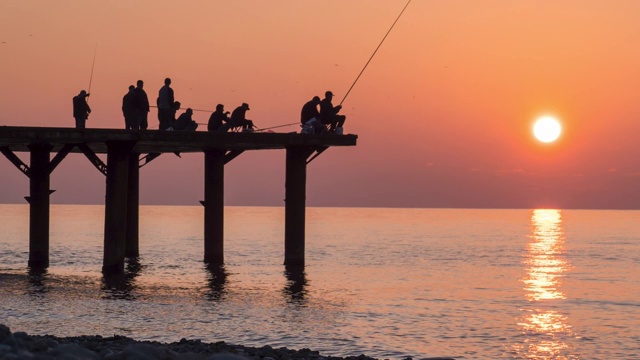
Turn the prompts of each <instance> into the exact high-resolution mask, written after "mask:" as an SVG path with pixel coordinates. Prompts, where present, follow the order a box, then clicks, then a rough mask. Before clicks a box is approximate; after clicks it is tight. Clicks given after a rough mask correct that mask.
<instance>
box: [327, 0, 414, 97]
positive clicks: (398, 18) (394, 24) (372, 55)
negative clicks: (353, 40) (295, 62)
mask: <svg viewBox="0 0 640 360" xmlns="http://www.w3.org/2000/svg"><path fill="white" fill-rule="evenodd" d="M410 2H411V0H409V1H407V4H406V5H405V6H404V8H403V9H402V11H401V12H400V15H398V17H397V18H396V21H394V22H393V24H392V25H391V27H390V28H389V31H387V33H386V34H385V36H384V37H383V38H382V41H380V44H378V47H377V48H376V50H375V51H374V52H373V54H371V57H370V58H369V61H367V63H366V64H365V65H364V67H363V68H362V71H360V74H358V77H357V78H356V80H355V81H354V82H353V84H351V87H350V88H349V90H348V91H347V93H346V94H345V95H344V98H342V101H340V105H342V103H343V102H344V100H345V99H346V98H347V96H348V95H349V93H350V92H351V89H353V86H354V85H355V84H356V83H357V82H358V79H360V76H361V75H362V73H363V72H364V69H366V68H367V65H369V63H370V62H371V59H373V57H374V56H375V55H376V53H377V52H378V49H380V46H381V45H382V43H383V42H384V40H385V39H386V38H387V36H388V35H389V33H390V32H391V30H392V29H393V27H394V26H396V23H397V22H398V20H400V17H401V16H402V14H403V13H404V11H405V10H406V9H407V6H409V3H410Z"/></svg>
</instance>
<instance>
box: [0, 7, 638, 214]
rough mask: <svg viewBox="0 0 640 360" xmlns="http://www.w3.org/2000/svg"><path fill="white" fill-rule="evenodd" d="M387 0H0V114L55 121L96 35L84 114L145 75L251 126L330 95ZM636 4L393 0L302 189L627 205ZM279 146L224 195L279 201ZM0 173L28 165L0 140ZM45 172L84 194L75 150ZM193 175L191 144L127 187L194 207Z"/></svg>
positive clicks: (12, 199) (344, 84) (251, 156)
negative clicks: (557, 124) (547, 131)
mask: <svg viewBox="0 0 640 360" xmlns="http://www.w3.org/2000/svg"><path fill="white" fill-rule="evenodd" d="M405 3H406V1H405V0H359V1H355V0H340V1H338V0H327V1H323V2H310V1H257V0H255V1H247V0H234V1H224V2H223V1H204V0H203V1H184V2H182V1H164V0H153V1H151V0H149V1H128V2H106V1H103V2H96V1H84V2H79V1H72V0H63V1H48V0H46V1H45V0H43V1H29V0H3V1H2V3H1V4H0V36H1V38H0V58H1V59H2V66H1V67H0V99H2V100H0V105H1V106H2V109H3V111H2V113H1V114H0V125H16V126H69V127H71V126H73V118H72V116H71V98H72V97H73V96H74V95H76V94H77V93H78V91H79V90H80V89H87V88H88V85H89V78H90V75H91V65H92V61H93V54H94V50H95V49H96V45H97V55H96V62H95V70H94V73H93V80H92V85H91V93H92V96H91V98H90V104H91V106H92V108H93V110H94V111H93V113H92V114H91V116H90V118H89V121H88V123H87V126H88V127H98V128H122V127H123V126H124V121H123V118H122V114H121V111H120V106H121V99H122V96H123V95H124V94H125V92H126V89H127V87H128V85H130V84H134V83H135V81H136V80H138V79H142V80H144V81H145V89H146V90H147V93H148V94H149V98H150V99H155V97H156V96H157V91H158V89H159V88H160V87H161V85H162V81H163V79H164V78H165V77H171V78H172V79H173V84H172V87H173V89H174V91H175V93H176V99H177V100H179V101H181V102H182V104H183V105H186V106H189V107H193V108H197V109H213V108H214V107H215V105H216V104H217V103H223V104H225V106H226V108H227V109H229V110H232V109H233V108H235V107H236V106H238V105H239V104H240V103H242V102H248V103H249V104H250V105H251V110H250V111H249V112H248V114H247V115H248V117H249V118H251V119H253V120H254V122H255V123H256V124H257V125H258V126H259V127H263V128H264V127H270V126H277V125H282V124H288V123H294V122H297V121H298V120H299V113H300V108H301V106H302V105H303V104H304V102H305V101H307V100H308V99H310V98H311V97H313V96H314V95H322V94H323V93H324V91H325V90H332V91H333V92H334V93H335V94H336V99H335V100H334V103H337V102H340V100H342V98H343V97H344V95H345V93H346V92H347V90H348V89H349V87H350V86H351V84H352V82H353V81H354V80H355V78H356V76H357V75H358V73H359V72H360V70H361V69H362V67H363V66H364V64H365V62H366V61H367V60H368V58H369V56H371V54H372V52H373V50H374V49H375V47H376V46H377V45H378V43H379V42H380V40H381V39H382V37H383V36H384V34H385V33H386V31H387V30H388V29H389V26H390V25H391V23H392V22H393V21H394V20H395V18H396V16H397V15H398V14H399V12H400V10H401V9H402V7H403V6H404V5H405ZM638 13H640V2H637V1H616V2H613V3H611V2H605V1H588V0H581V1H562V2H552V1H520V2H508V1H489V0H488V1H473V0H469V1H435V0H434V1H427V0H414V1H412V3H411V4H410V5H409V7H408V8H407V10H406V12H405V14H404V15H403V17H402V18H401V19H400V21H399V22H398V23H397V25H396V27H395V28H394V29H393V31H392V32H391V34H390V35H389V37H388V38H387V39H386V41H385V43H384V44H383V45H382V47H381V48H380V50H379V51H378V53H377V55H376V56H375V57H374V59H373V61H372V62H371V63H370V64H369V67H368V68H367V69H366V71H365V73H364V74H363V76H362V77H361V78H360V80H359V82H358V83H357V84H356V85H355V87H354V89H353V90H352V92H351V94H350V95H349V97H348V98H347V99H346V101H345V103H344V109H343V113H344V114H345V115H347V123H346V125H345V132H347V133H353V134H358V136H359V138H358V146H356V147H348V148H333V149H330V150H329V151H327V152H326V153H324V154H322V156H320V157H319V158H317V159H316V160H314V161H313V162H312V163H311V164H310V166H309V168H308V181H307V204H308V205H310V206H379V207H386V206H393V207H397V206H399V207H490V208H493V207H525V208H534V207H560V208H640V192H638V191H635V188H636V187H637V186H639V185H640V160H639V159H638V158H639V157H638V156H637V155H638V154H640V142H639V141H638V140H637V139H636V137H637V136H638V134H639V133H640V132H639V130H640V125H639V124H638V121H637V119H638V117H639V115H640V102H639V101H638V96H636V95H637V93H638V91H637V89H638V88H639V87H640V67H639V66H638V64H640V48H639V47H638V46H637V39H638V38H639V36H640V22H638V21H637V14H638ZM543 114H554V115H556V116H557V117H559V118H560V119H561V120H562V122H563V126H564V133H563V135H562V137H561V139H560V140H559V141H558V142H556V143H553V144H550V145H549V144H546V145H545V144H541V143H538V142H536V141H535V140H534V139H533V138H532V135H531V126H532V121H533V120H534V119H535V118H536V117H537V116H539V115H543ZM194 118H195V119H196V120H197V121H198V122H200V123H206V121H207V119H208V114H206V113H201V112H196V114H195V116H194ZM149 120H150V125H151V126H152V127H153V126H156V127H157V120H156V113H155V111H152V112H151V113H150V116H149ZM200 130H204V126H201V129H200ZM277 130H278V131H283V132H284V131H298V130H299V128H298V127H295V126H292V127H288V128H280V129H277ZM20 156H21V158H23V159H25V162H28V156H27V154H20ZM284 160H285V153H284V151H263V152H249V153H245V154H242V155H241V156H240V157H238V158H237V159H235V160H234V161H232V162H231V163H229V164H228V165H227V166H226V187H225V190H226V193H225V196H226V203H227V204H228V205H275V206H279V205H283V198H284V174H285V170H284ZM0 174H1V176H0V184H1V185H2V186H1V188H2V190H0V202H4V203H7V202H8V203H22V202H24V200H23V198H22V197H23V196H26V195H28V179H27V178H26V177H25V176H24V175H23V174H21V173H20V172H19V171H18V170H17V169H15V168H14V167H13V165H12V164H11V163H10V162H9V161H8V160H6V159H5V158H4V157H0ZM51 182H52V188H53V189H56V190H57V192H56V193H55V194H54V195H53V196H52V202H54V203H98V204H100V203H103V201H104V191H105V185H104V177H103V175H102V174H100V173H99V172H98V171H97V170H96V169H94V168H93V167H92V165H91V164H90V163H89V162H88V161H87V160H86V159H85V158H84V157H83V156H82V155H79V154H78V155H76V154H72V155H70V156H69V157H67V159H66V160H65V161H64V162H63V163H62V164H61V165H60V166H59V167H58V168H57V169H56V171H55V172H54V173H53V175H52V180H51ZM203 191H204V190H203V156H202V155H200V154H192V155H184V156H183V157H182V159H180V158H177V157H175V156H173V155H163V156H162V157H160V158H159V159H157V160H155V161H154V162H152V163H151V164H149V165H148V166H146V167H144V168H143V169H142V172H141V202H142V203H143V204H191V205H197V204H198V200H201V199H202V198H203Z"/></svg>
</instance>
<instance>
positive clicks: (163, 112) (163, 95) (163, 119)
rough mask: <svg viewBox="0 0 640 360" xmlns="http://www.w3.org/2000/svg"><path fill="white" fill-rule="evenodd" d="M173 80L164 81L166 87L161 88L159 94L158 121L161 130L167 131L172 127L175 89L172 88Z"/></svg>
mask: <svg viewBox="0 0 640 360" xmlns="http://www.w3.org/2000/svg"><path fill="white" fill-rule="evenodd" d="M170 85H171V79H169V78H166V79H164V86H163V87H161V88H160V91H159V92H158V121H159V122H160V127H159V129H160V130H167V129H168V128H169V127H171V120H173V119H172V114H171V109H172V108H173V103H174V101H175V100H174V97H173V89H172V88H171V86H170Z"/></svg>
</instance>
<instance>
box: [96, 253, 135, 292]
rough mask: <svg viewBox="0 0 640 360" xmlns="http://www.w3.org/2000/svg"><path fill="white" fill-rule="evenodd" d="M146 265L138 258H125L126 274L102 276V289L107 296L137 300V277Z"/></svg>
mask: <svg viewBox="0 0 640 360" xmlns="http://www.w3.org/2000/svg"><path fill="white" fill-rule="evenodd" d="M143 268H144V266H143V265H142V264H141V263H140V261H139V259H137V258H129V259H126V260H125V272H124V274H110V275H103V277H102V291H103V292H104V296H105V298H108V299H121V300H136V299H137V298H138V296H137V295H136V290H137V289H138V285H137V284H136V281H135V280H136V277H138V276H139V275H140V271H142V270H143Z"/></svg>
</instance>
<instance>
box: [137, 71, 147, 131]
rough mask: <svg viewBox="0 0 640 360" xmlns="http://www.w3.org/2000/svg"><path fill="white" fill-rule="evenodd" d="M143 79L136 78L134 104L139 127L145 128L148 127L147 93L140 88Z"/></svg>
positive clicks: (142, 84)
mask: <svg viewBox="0 0 640 360" xmlns="http://www.w3.org/2000/svg"><path fill="white" fill-rule="evenodd" d="M143 86H144V81H142V80H138V82H137V83H136V89H135V94H136V96H135V105H136V119H137V122H138V126H140V129H142V130H146V129H147V127H149V123H148V122H147V115H148V113H149V98H148V97H147V93H146V92H145V91H144V90H143V89H142V87H143Z"/></svg>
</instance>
